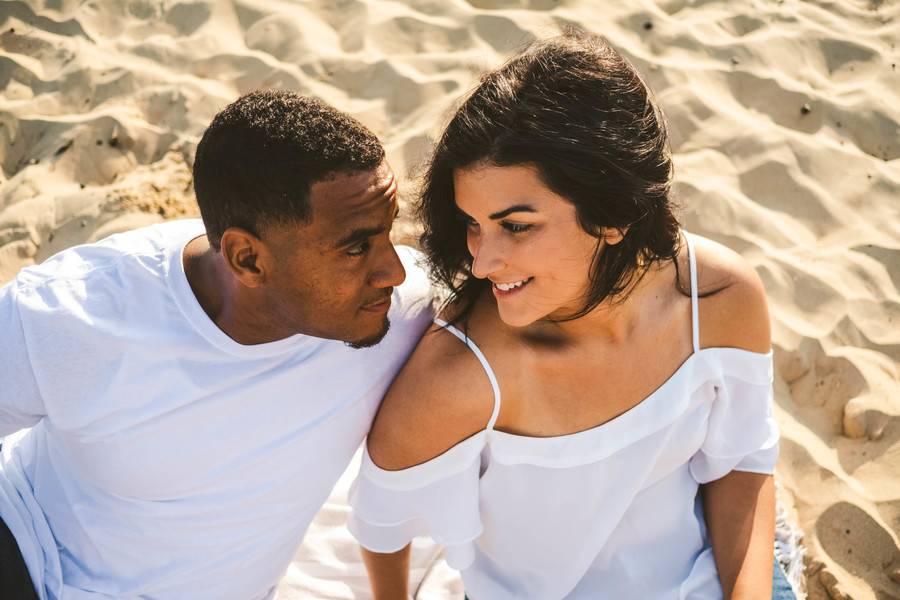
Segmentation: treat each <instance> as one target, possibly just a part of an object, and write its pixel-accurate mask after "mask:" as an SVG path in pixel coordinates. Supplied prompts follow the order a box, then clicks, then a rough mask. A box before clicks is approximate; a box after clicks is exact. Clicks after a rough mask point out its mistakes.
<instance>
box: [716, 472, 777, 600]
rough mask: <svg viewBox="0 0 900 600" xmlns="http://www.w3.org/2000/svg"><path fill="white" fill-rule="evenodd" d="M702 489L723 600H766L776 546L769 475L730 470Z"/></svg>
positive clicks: (772, 489) (769, 590)
mask: <svg viewBox="0 0 900 600" xmlns="http://www.w3.org/2000/svg"><path fill="white" fill-rule="evenodd" d="M700 489H701V494H702V497H703V512H704V515H705V517H706V524H707V527H708V529H709V538H710V542H711V543H712V549H713V555H714V556H715V559H716V568H717V569H718V571H719V581H720V582H721V583H722V591H723V592H724V597H725V598H731V599H733V600H739V599H748V600H752V599H755V598H767V597H768V596H769V594H771V593H772V564H773V561H772V552H773V548H774V543H775V484H774V480H773V478H772V476H771V475H761V474H758V473H748V472H743V471H732V472H731V473H729V474H728V475H726V476H725V477H723V478H721V479H718V480H716V481H711V482H710V483H707V484H705V485H703V486H702V487H701V488H700Z"/></svg>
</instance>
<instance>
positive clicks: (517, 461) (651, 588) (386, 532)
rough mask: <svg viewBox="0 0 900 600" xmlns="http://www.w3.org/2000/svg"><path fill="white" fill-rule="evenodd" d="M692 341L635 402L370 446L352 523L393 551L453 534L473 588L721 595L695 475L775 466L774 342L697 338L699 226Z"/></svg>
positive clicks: (592, 594) (703, 479) (369, 544)
mask: <svg viewBox="0 0 900 600" xmlns="http://www.w3.org/2000/svg"><path fill="white" fill-rule="evenodd" d="M685 237H686V239H687V240H688V254H689V259H690V269H691V273H690V275H691V303H692V328H693V348H694V351H693V353H692V354H691V356H690V357H689V358H688V359H687V360H686V361H685V362H684V363H683V364H682V365H681V367H679V368H678V370H677V371H676V372H675V373H674V374H673V375H672V376H671V377H670V378H669V379H668V380H666V381H665V383H663V384H662V385H661V386H660V387H659V388H657V389H656V391H654V392H653V393H652V394H650V396H648V397H647V398H645V399H644V400H643V401H641V402H640V403H639V404H638V405H636V406H635V407H633V408H632V409H630V410H628V411H627V412H625V413H623V414H621V415H620V416H618V417H616V418H614V419H612V420H610V421H607V422H606V423H604V424H602V425H600V426H597V427H594V428H593V429H588V430H585V431H581V432H578V433H573V434H570V435H562V436H558V437H549V438H535V437H525V436H519V435H512V434H508V433H504V432H501V431H496V430H494V423H495V421H496V419H497V415H498V414H499V411H500V388H499V386H498V384H497V380H496V377H495V376H494V373H493V371H492V370H491V367H490V365H489V364H488V362H487V360H486V359H485V357H484V355H483V354H482V353H481V351H480V350H479V349H478V347H477V346H476V345H475V344H474V343H473V342H472V340H471V339H468V338H467V337H466V336H465V335H463V334H462V333H461V332H460V331H458V330H457V329H456V328H454V327H452V326H448V325H446V324H445V323H443V322H440V321H438V323H439V324H440V325H443V326H445V327H446V328H447V330H448V331H450V332H451V333H453V334H454V335H456V336H457V337H459V338H460V339H461V340H462V341H463V343H465V344H466V345H467V346H468V347H469V348H470V349H471V350H472V351H473V352H474V353H475V354H476V356H477V357H478V359H479V360H480V361H481V363H482V365H483V366H484V369H485V371H486V373H487V375H488V378H489V379H490V381H491V385H492V387H493V390H494V397H495V403H494V412H493V415H492V417H491V419H490V421H489V423H488V425H487V427H486V428H485V429H484V430H483V431H481V432H479V433H477V434H475V435H474V436H472V437H469V438H467V439H466V440H464V441H462V442H460V443H458V444H457V445H455V446H453V447H452V448H450V449H449V450H447V451H446V452H444V453H443V454H441V455H440V456H438V457H436V458H434V459H432V460H430V461H428V462H426V463H423V464H420V465H416V466H414V467H410V468H408V469H404V470H401V471H386V470H383V469H380V468H379V467H378V466H376V465H375V464H374V463H373V462H372V460H371V458H370V457H369V455H368V453H367V452H366V453H364V455H363V461H362V466H361V469H360V473H359V476H358V478H357V480H356V482H355V483H354V485H353V488H352V490H351V495H350V502H351V505H352V507H353V514H352V516H351V519H350V531H351V532H352V533H353V535H354V536H355V537H356V539H357V540H358V541H359V542H360V544H362V545H363V546H364V547H366V548H368V549H370V550H372V551H375V552H394V551H397V550H399V549H401V548H403V547H404V546H405V545H406V544H407V543H408V542H409V541H410V540H411V539H412V538H413V537H415V536H431V537H432V538H433V539H434V540H436V541H437V542H439V543H440V544H442V545H443V546H444V547H445V552H446V559H447V562H448V563H449V564H450V566H451V567H454V568H456V569H459V570H460V571H461V572H462V578H463V582H464V584H465V586H466V590H467V593H468V596H469V597H470V598H471V599H472V600H506V599H513V598H516V599H523V598H533V599H538V600H553V599H560V598H585V599H587V598H590V599H592V600H595V599H598V598H599V599H603V598H610V599H619V598H635V599H642V598H647V599H653V600H665V599H673V600H674V599H691V600H699V599H710V600H712V599H720V598H722V589H721V586H720V584H719V579H718V574H717V571H716V565H715V562H714V560H713V555H712V549H711V547H710V543H709V539H708V536H707V532H706V526H705V522H704V518H703V512H702V507H701V505H700V500H699V496H698V493H697V491H698V485H699V484H702V483H707V482H709V481H713V480H715V479H718V478H720V477H723V476H725V475H727V474H728V473H729V472H731V471H733V470H739V471H750V472H754V473H766V474H769V473H772V472H773V470H774V467H775V462H776V459H777V457H778V427H777V425H776V423H775V421H774V419H773V416H772V353H771V352H769V353H767V354H759V353H755V352H750V351H747V350H741V349H736V348H704V349H700V347H699V330H698V318H697V303H698V302H697V275H696V258H695V256H694V249H693V244H692V242H691V239H690V236H687V235H686V236H685Z"/></svg>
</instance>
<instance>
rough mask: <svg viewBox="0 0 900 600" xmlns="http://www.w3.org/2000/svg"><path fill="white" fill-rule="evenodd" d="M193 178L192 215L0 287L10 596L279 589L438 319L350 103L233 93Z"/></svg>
mask: <svg viewBox="0 0 900 600" xmlns="http://www.w3.org/2000/svg"><path fill="white" fill-rule="evenodd" d="M194 185H195V188H196V193H197V200H198V203H199V206H200V212H201V215H202V217H203V221H202V223H201V222H200V221H198V220H187V221H176V222H170V223H165V224H160V225H156V226H153V227H149V228H145V229H141V230H137V231H133V232H129V233H124V234H120V235H116V236H112V237H110V238H107V239H106V240H103V241H101V242H99V243H97V244H92V245H86V246H80V247H76V248H73V249H70V250H67V251H64V252H62V253H60V254H58V255H56V256H54V257H52V258H50V259H49V260H48V261H46V262H45V263H43V264H42V265H39V266H36V267H32V268H28V269H25V270H23V271H22V272H21V273H20V274H19V276H18V277H17V278H16V279H15V280H14V281H12V282H11V283H9V284H8V285H6V286H4V287H2V288H0V357H2V361H0V436H2V435H7V434H11V433H13V432H15V431H17V430H24V431H23V432H21V433H19V434H17V435H15V436H13V437H11V438H9V437H8V438H6V440H5V441H4V443H3V449H2V451H3V460H2V471H0V518H2V521H3V523H4V524H5V527H0V559H2V562H3V566H2V567H0V577H3V578H4V579H3V580H0V590H3V591H4V593H0V597H3V598H7V597H16V598H18V597H22V598H25V597H29V596H20V595H11V594H12V593H15V594H24V593H26V592H24V591H22V592H19V591H15V592H14V590H27V594H29V595H30V594H31V588H30V586H29V585H28V584H29V583H33V585H34V588H35V589H36V594H37V597H39V598H41V599H45V598H47V599H55V598H66V599H69V598H78V599H82V598H85V599H86V598H90V599H99V598H138V597H140V598H179V599H180V598H192V599H204V598H209V599H215V600H227V599H235V600H248V599H260V598H270V597H272V596H273V595H274V589H275V585H276V583H277V582H278V580H279V579H280V577H281V575H282V574H283V573H284V571H285V570H286V568H287V566H288V564H289V562H290V560H291V557H292V556H293V554H294V552H295V551H296V549H297V547H298V545H299V544H300V541H301V540H302V538H303V535H304V532H305V531H306V528H307V526H308V525H309V523H310V521H311V520H312V518H313V516H314V515H315V513H316V512H317V510H318V509H319V507H320V506H321V505H322V503H323V502H324V501H325V499H326V498H327V496H328V493H329V491H330V490H331V488H332V486H333V485H334V483H335V481H336V480H337V479H338V477H339V476H340V474H341V472H342V471H343V470H344V468H345V467H346V466H347V464H348V462H349V461H350V459H351V457H352V455H353V453H354V451H355V450H356V448H357V447H358V446H359V444H360V442H361V441H362V440H363V437H364V436H365V434H366V432H367V431H368V428H369V425H370V423H371V420H372V418H373V416H374V414H375V411H376V409H377V407H378V404H379V402H380V400H381V397H382V395H383V393H384V391H385V389H386V387H387V385H388V384H389V383H390V381H391V379H392V378H393V376H394V375H395V373H396V372H397V370H398V369H399V367H400V366H401V364H402V362H403V361H404V360H405V358H406V357H407V356H408V354H409V352H410V351H411V350H412V347H413V346H414V345H415V343H416V341H417V340H418V338H419V337H420V336H421V334H422V332H423V331H424V329H425V328H426V326H427V325H428V323H429V322H430V319H431V305H430V299H429V286H428V283H427V278H426V277H425V275H424V274H423V272H422V271H421V270H420V269H418V268H417V267H416V266H415V264H414V258H415V257H414V255H413V253H412V251H411V250H409V249H403V248H401V249H398V250H400V256H398V253H397V251H396V250H395V248H394V247H393V246H392V245H391V242H390V239H389V237H388V236H389V232H390V229H391V224H392V222H393V220H394V219H395V217H396V215H397V198H396V184H395V181H394V176H393V174H392V172H391V170H390V167H389V166H388V165H387V163H386V162H385V159H384V150H383V149H382V147H381V145H380V144H379V142H378V140H377V139H376V138H375V137H374V135H372V133H371V132H369V131H368V130H367V129H365V128H364V127H363V126H362V125H361V124H359V123H358V122H356V121H354V120H353V119H351V118H350V117H348V116H346V115H344V114H342V113H340V112H338V111H336V110H334V109H332V108H330V107H328V106H326V105H324V104H322V103H320V102H317V101H315V100H311V99H309V98H302V97H298V96H296V95H294V94H291V93H288V92H272V91H269V92H255V93H252V94H249V95H247V96H244V97H242V98H240V99H239V100H237V101H236V102H235V103H233V104H232V105H230V106H228V107H227V108H226V109H225V110H223V111H222V112H221V113H220V114H219V115H217V116H216V117H215V119H214V120H213V122H212V124H211V125H210V127H209V129H208V130H207V131H206V133H205V134H204V136H203V139H202V140H201V142H200V145H199V146H198V148H197V157H196V161H195V164H194ZM404 278H406V282H405V283H404ZM401 283H404V285H402V286H401V285H400V284H401ZM375 344H378V346H377V348H374V347H372V346H374V345H375ZM25 567H27V572H26V570H25ZM17 569H18V570H17ZM17 573H18V583H17V582H16V578H17ZM29 574H30V580H31V581H30V582H29V581H28V575H29ZM23 579H24V580H25V581H24V585H23V586H22V587H21V588H15V587H13V586H15V585H22V580H23ZM32 597H33V596H32Z"/></svg>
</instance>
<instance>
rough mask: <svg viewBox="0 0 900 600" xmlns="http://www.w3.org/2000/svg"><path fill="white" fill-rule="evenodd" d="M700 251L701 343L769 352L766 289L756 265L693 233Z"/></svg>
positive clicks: (698, 276)
mask: <svg viewBox="0 0 900 600" xmlns="http://www.w3.org/2000/svg"><path fill="white" fill-rule="evenodd" d="M693 240H694V247H695V248H696V252H697V288H698V291H699V293H700V295H701V296H702V297H701V299H700V306H699V318H700V346H701V347H704V348H707V347H730V348H742V349H744V350H750V351H752V352H761V353H765V352H768V351H769V349H770V347H771V344H772V338H771V323H770V320H769V309H768V305H767V303H766V291H765V288H764V287H763V283H762V280H761V279H760V278H759V275H758V274H757V273H756V270H755V269H754V268H753V266H752V265H751V264H750V263H749V262H747V260H746V259H745V258H744V257H742V256H741V255H740V254H738V253H737V252H735V251H733V250H731V249H730V248H727V247H726V246H723V245H722V244H720V243H718V242H715V241H713V240H710V239H708V238H704V237H701V236H696V235H695V236H693Z"/></svg>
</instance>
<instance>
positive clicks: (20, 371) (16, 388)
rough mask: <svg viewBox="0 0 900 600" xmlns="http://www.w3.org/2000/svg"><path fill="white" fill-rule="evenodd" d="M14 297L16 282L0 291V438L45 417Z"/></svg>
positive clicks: (0, 288) (1, 288)
mask: <svg viewBox="0 0 900 600" xmlns="http://www.w3.org/2000/svg"><path fill="white" fill-rule="evenodd" d="M16 296H17V282H16V281H15V280H13V281H12V282H10V283H8V284H6V285H4V286H3V287H0V437H2V436H5V435H8V434H10V433H13V432H15V431H18V430H19V429H25V428H26V427H31V426H33V425H35V424H36V423H37V422H38V421H40V420H41V418H42V417H43V416H44V414H45V411H44V405H43V401H42V399H41V394H40V391H39V390H38V386H37V381H36V380H35V377H34V370H33V369H32V365H31V360H30V357H29V354H28V348H27V346H26V344H25V331H24V329H23V327H22V319H21V316H20V314H19V306H18V303H17V301H16Z"/></svg>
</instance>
